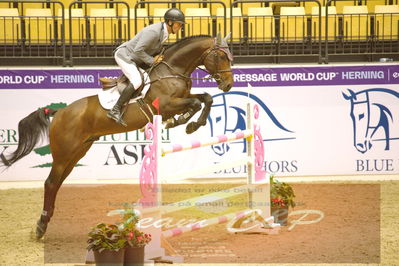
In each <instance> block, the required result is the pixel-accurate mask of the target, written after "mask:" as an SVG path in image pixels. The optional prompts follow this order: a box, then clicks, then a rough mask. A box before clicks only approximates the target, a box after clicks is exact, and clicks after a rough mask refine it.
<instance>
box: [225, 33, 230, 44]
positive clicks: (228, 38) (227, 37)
mask: <svg viewBox="0 0 399 266" xmlns="http://www.w3.org/2000/svg"><path fill="white" fill-rule="evenodd" d="M230 36H231V32H229V33H228V34H227V35H226V37H224V39H223V42H226V43H227V42H228V41H229V40H230Z"/></svg>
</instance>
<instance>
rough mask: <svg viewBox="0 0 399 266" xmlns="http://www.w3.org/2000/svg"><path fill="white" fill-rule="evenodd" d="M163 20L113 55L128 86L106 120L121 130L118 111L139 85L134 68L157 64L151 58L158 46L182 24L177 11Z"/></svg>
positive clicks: (155, 58)
mask: <svg viewBox="0 0 399 266" xmlns="http://www.w3.org/2000/svg"><path fill="white" fill-rule="evenodd" d="M164 20H165V21H164V22H159V23H156V24H152V25H149V26H147V27H145V28H143V29H142V30H141V31H140V32H139V33H138V34H137V35H136V36H135V37H133V39H131V40H129V41H127V42H125V43H123V44H122V45H120V46H119V47H118V48H117V49H116V51H115V61H116V63H117V64H118V65H119V66H120V67H121V69H122V72H123V74H125V76H126V77H127V78H128V79H129V81H130V83H129V85H128V86H127V87H126V88H125V89H124V90H123V92H122V94H121V96H120V97H119V99H118V101H117V103H116V104H115V106H114V107H113V108H112V110H111V111H109V112H108V114H107V116H108V117H109V118H112V119H113V120H115V121H116V122H118V123H120V124H122V125H124V126H126V123H125V122H124V121H123V119H122V114H121V108H122V106H123V105H124V104H125V103H126V102H128V101H129V100H130V98H131V97H132V95H133V93H134V92H135V90H137V89H138V88H139V87H140V85H141V83H142V79H141V74H140V72H139V69H138V67H139V66H140V65H143V64H145V65H148V66H151V65H153V64H156V63H158V62H160V61H161V60H162V59H163V56H162V55H158V56H155V57H154V55H156V54H159V53H160V52H161V48H162V44H163V43H164V42H165V41H166V40H167V39H168V35H169V34H171V33H172V34H176V33H177V32H178V31H179V30H180V29H181V27H182V25H183V24H185V17H184V14H183V12H182V11H181V10H179V9H177V8H171V9H169V10H167V11H166V12H165V15H164Z"/></svg>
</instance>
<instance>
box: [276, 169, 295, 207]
mask: <svg viewBox="0 0 399 266" xmlns="http://www.w3.org/2000/svg"><path fill="white" fill-rule="evenodd" d="M294 198H295V193H294V190H293V189H292V187H291V185H289V184H287V183H284V182H279V181H277V180H276V179H274V176H273V175H271V176H270V202H271V206H272V207H295V205H296V204H295V202H294Z"/></svg>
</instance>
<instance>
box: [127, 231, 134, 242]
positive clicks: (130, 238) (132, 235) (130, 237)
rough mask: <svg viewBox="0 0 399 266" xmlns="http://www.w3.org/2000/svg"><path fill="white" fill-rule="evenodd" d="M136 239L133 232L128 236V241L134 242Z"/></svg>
mask: <svg viewBox="0 0 399 266" xmlns="http://www.w3.org/2000/svg"><path fill="white" fill-rule="evenodd" d="M133 238H134V233H133V232H130V233H129V234H128V240H132V239H133Z"/></svg>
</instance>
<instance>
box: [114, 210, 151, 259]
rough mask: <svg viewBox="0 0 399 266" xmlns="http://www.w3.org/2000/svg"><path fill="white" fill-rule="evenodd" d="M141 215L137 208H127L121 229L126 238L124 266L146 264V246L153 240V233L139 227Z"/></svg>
mask: <svg viewBox="0 0 399 266" xmlns="http://www.w3.org/2000/svg"><path fill="white" fill-rule="evenodd" d="M138 221H139V217H138V215H137V213H136V212H135V210H133V209H125V210H124V215H123V221H122V223H121V224H120V225H119V229H120V230H121V231H122V232H123V235H124V237H125V239H126V245H125V255H124V266H130V265H134V266H139V265H144V248H145V245H147V244H148V243H149V242H150V241H151V235H150V234H145V233H144V232H141V231H140V230H138V229H137V227H136V225H137V223H138Z"/></svg>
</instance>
